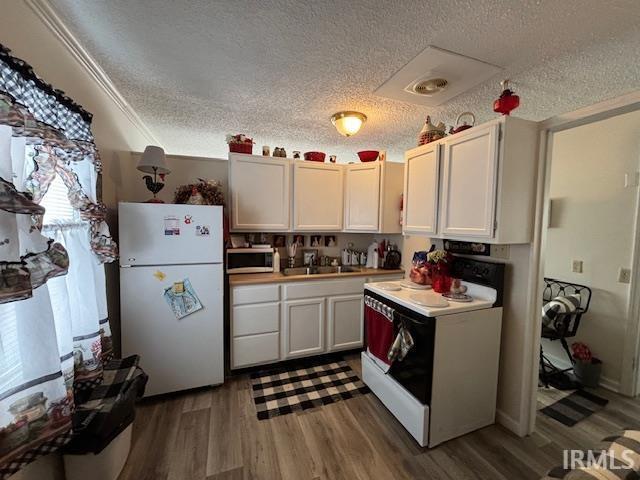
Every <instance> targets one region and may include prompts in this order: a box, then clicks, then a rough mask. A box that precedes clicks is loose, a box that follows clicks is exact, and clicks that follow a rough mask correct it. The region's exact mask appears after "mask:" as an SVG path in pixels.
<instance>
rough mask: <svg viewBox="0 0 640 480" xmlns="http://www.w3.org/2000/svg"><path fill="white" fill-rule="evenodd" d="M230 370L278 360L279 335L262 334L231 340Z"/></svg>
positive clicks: (276, 333) (275, 333)
mask: <svg viewBox="0 0 640 480" xmlns="http://www.w3.org/2000/svg"><path fill="white" fill-rule="evenodd" d="M232 347H233V358H232V359H231V368H240V367H248V366H250V365H260V364H263V363H271V362H276V361H278V360H279V359H280V334H279V333H278V332H273V333H262V334H260V335H250V336H247V337H238V338H234V339H233V346H232Z"/></svg>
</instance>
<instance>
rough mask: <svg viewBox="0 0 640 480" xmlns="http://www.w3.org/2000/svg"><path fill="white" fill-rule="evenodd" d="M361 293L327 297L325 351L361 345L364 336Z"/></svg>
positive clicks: (347, 348)
mask: <svg viewBox="0 0 640 480" xmlns="http://www.w3.org/2000/svg"><path fill="white" fill-rule="evenodd" d="M362 297H363V296H362V295H344V296H341V297H330V298H329V299H327V351H329V352H335V351H338V350H349V349H351V348H358V347H361V346H362V344H363V338H364V323H363V321H362V318H363V303H362Z"/></svg>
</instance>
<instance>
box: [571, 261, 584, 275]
mask: <svg viewBox="0 0 640 480" xmlns="http://www.w3.org/2000/svg"><path fill="white" fill-rule="evenodd" d="M582 267H583V263H582V260H571V271H572V272H573V273H582Z"/></svg>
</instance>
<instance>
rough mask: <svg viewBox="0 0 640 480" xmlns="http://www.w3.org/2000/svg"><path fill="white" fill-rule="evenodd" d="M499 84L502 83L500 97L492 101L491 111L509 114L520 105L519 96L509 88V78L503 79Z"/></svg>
mask: <svg viewBox="0 0 640 480" xmlns="http://www.w3.org/2000/svg"><path fill="white" fill-rule="evenodd" d="M500 84H501V85H502V93H501V94H500V98H498V99H497V100H496V101H495V102H493V111H494V112H496V113H501V114H502V115H509V114H510V113H511V112H512V111H513V110H515V109H516V108H518V106H519V105H520V97H519V96H518V95H516V94H515V93H513V91H512V90H511V89H510V88H509V80H503V81H502V82H501V83H500Z"/></svg>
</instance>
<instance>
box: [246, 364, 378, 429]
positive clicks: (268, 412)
mask: <svg viewBox="0 0 640 480" xmlns="http://www.w3.org/2000/svg"><path fill="white" fill-rule="evenodd" d="M251 379H252V380H251V385H252V387H253V401H254V402H255V404H256V410H257V412H258V419H259V420H265V419H267V418H271V417H276V416H278V415H286V414H288V413H293V412H295V411H299V410H306V409H308V408H315V407H319V406H322V405H328V404H330V403H335V402H339V401H340V400H347V399H349V398H353V397H356V396H358V395H363V394H365V393H369V388H368V387H367V386H366V385H365V384H364V383H362V380H360V378H358V376H357V375H356V374H355V372H354V371H353V370H351V368H350V367H349V365H348V364H347V362H345V361H343V360H340V361H335V362H331V363H326V364H316V365H313V364H308V365H305V366H303V367H300V366H299V365H298V366H294V367H291V366H290V367H288V368H279V369H275V370H269V371H263V372H257V373H254V374H252V375H251Z"/></svg>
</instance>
